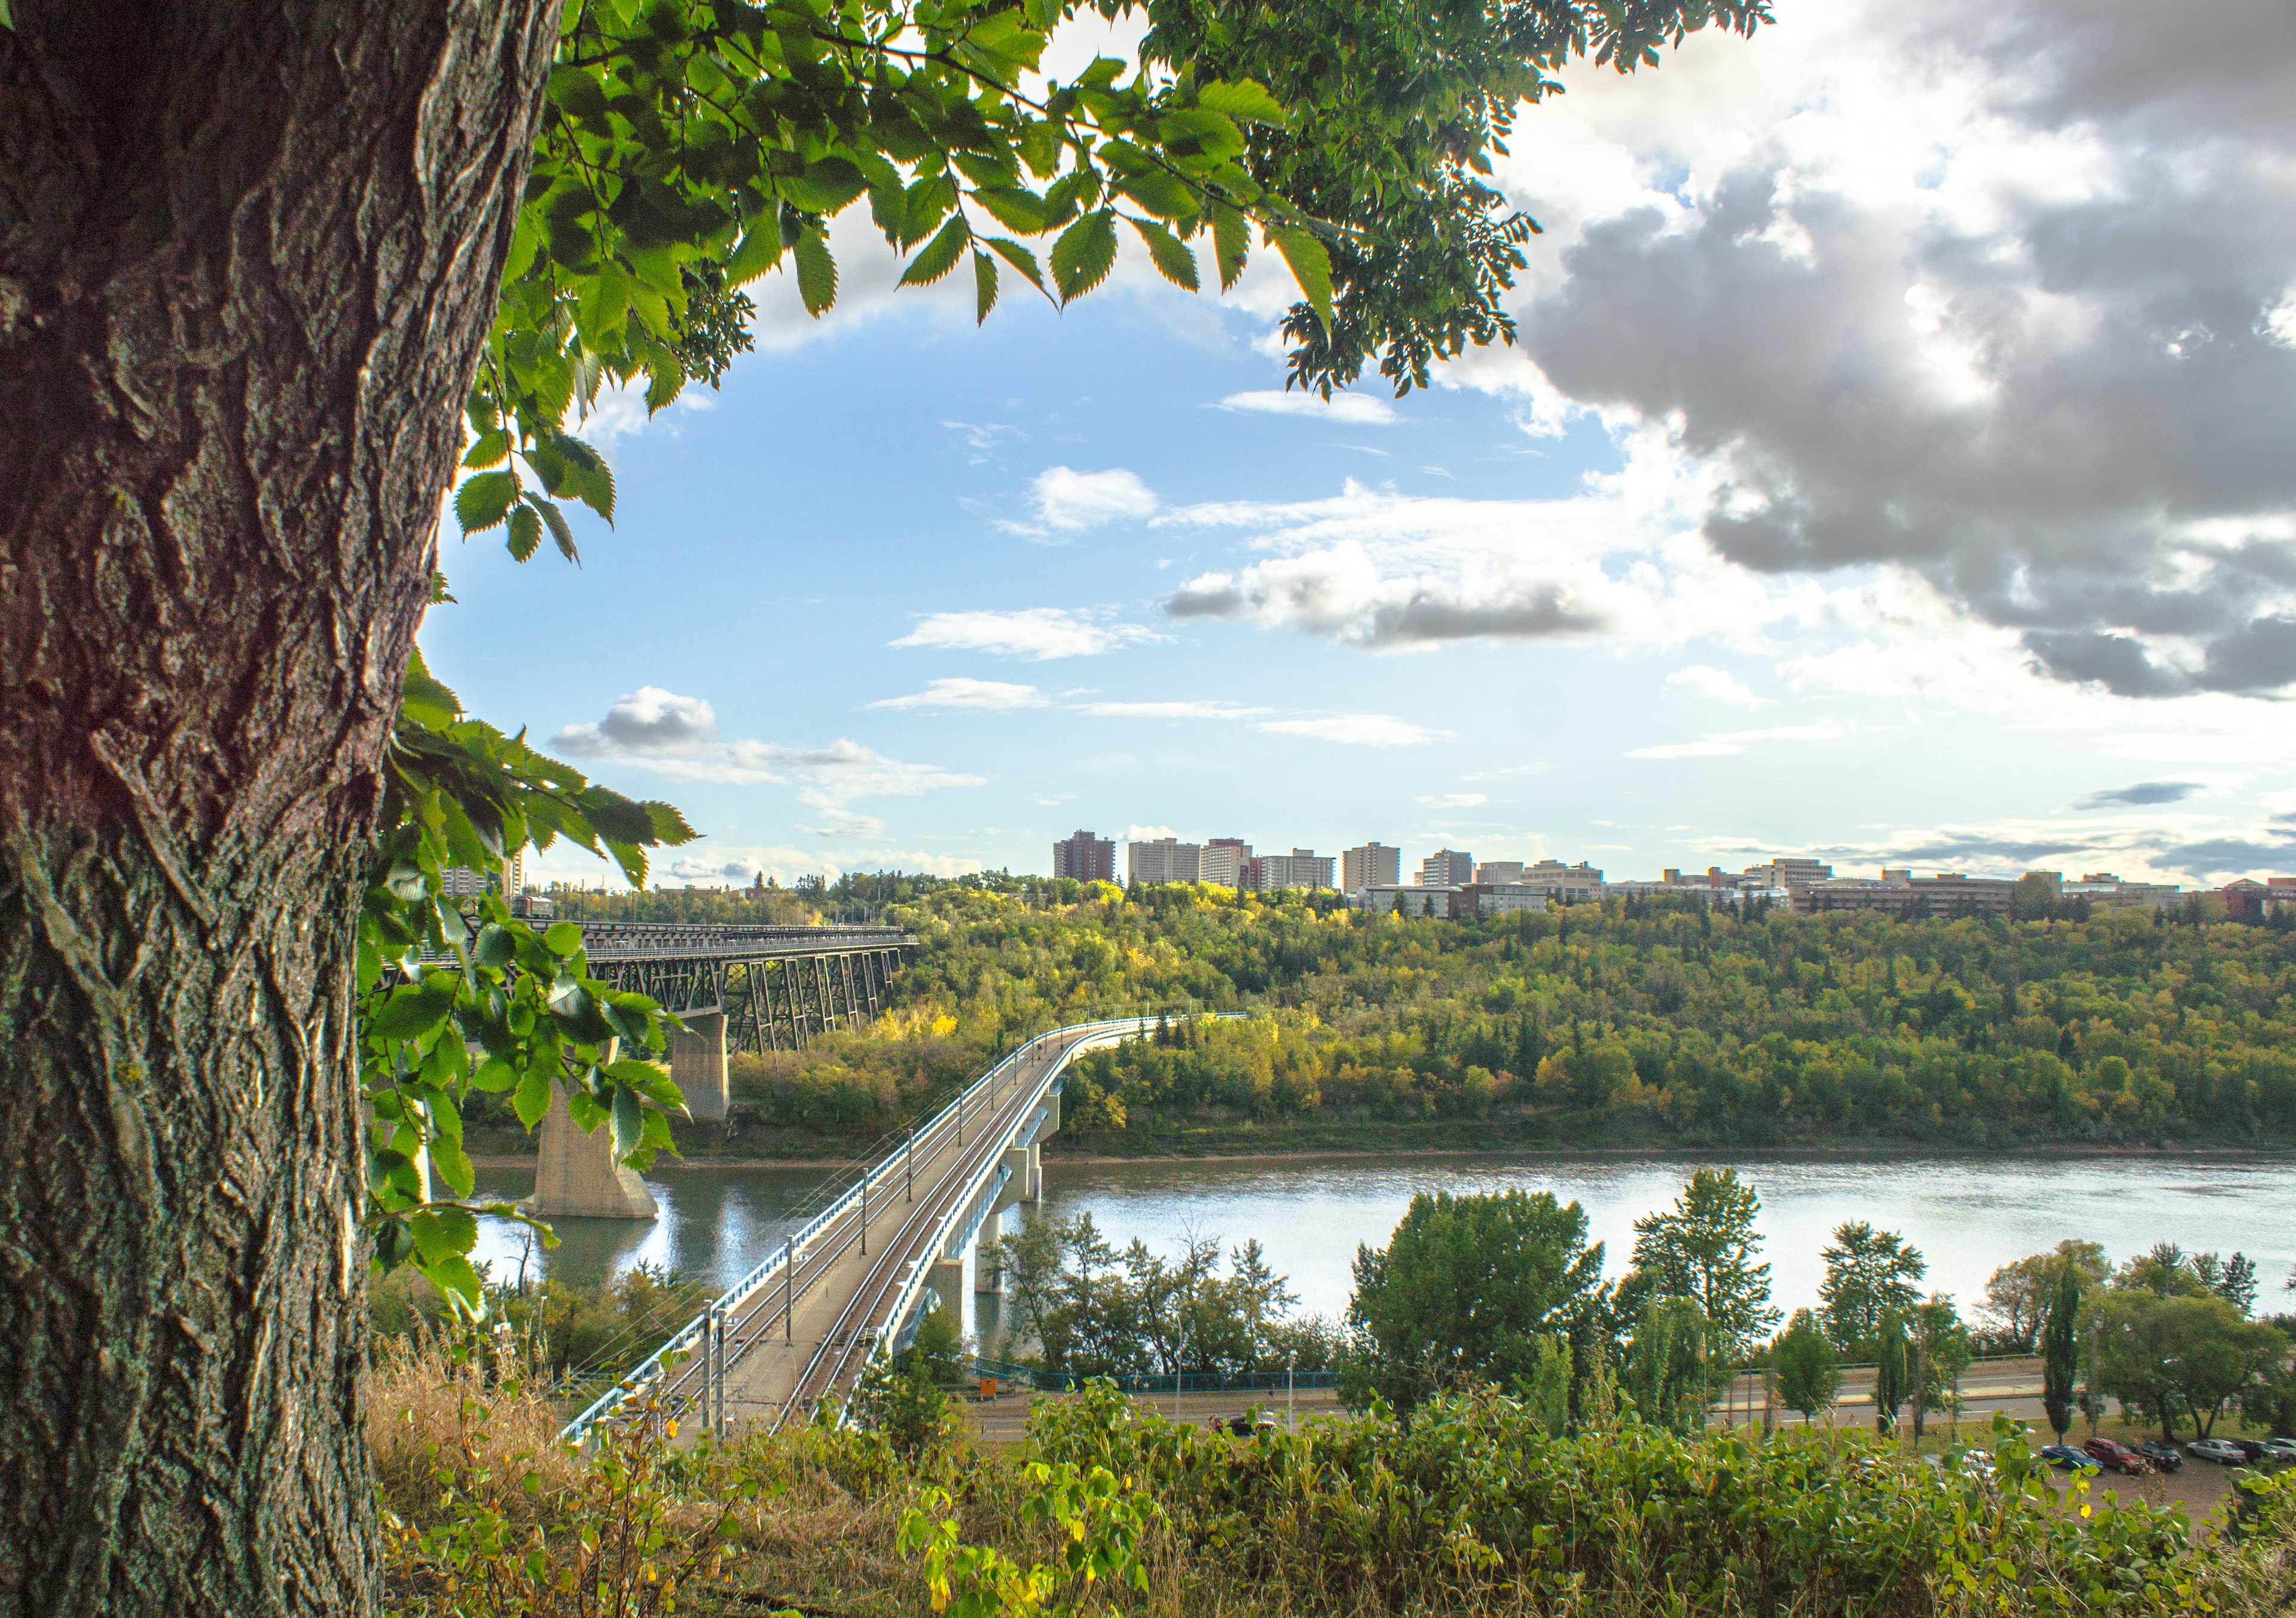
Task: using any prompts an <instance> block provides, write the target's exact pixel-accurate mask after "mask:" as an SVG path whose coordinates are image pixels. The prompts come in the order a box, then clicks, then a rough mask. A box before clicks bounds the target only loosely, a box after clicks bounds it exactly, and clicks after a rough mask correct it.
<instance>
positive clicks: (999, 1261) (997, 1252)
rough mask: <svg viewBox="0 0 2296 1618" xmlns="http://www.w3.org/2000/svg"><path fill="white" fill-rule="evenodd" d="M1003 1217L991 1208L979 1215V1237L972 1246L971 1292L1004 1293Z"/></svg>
mask: <svg viewBox="0 0 2296 1618" xmlns="http://www.w3.org/2000/svg"><path fill="white" fill-rule="evenodd" d="M1004 1240H1005V1215H1004V1214H1003V1212H1002V1211H999V1210H998V1209H996V1208H991V1209H989V1211H988V1212H987V1213H985V1214H983V1215H981V1218H980V1236H979V1237H978V1238H977V1239H976V1240H975V1241H974V1242H973V1244H972V1290H973V1291H974V1292H975V1293H980V1294H992V1295H1001V1294H1003V1293H1004V1291H1005V1249H1004V1248H1003V1246H1002V1245H1000V1244H1002V1243H1003V1241H1004Z"/></svg>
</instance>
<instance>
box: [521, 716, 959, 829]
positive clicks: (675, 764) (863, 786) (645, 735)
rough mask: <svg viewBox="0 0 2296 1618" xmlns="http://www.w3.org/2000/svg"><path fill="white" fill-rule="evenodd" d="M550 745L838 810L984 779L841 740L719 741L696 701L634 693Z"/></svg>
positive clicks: (562, 733)
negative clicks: (790, 795) (772, 788)
mask: <svg viewBox="0 0 2296 1618" xmlns="http://www.w3.org/2000/svg"><path fill="white" fill-rule="evenodd" d="M555 741H556V744H557V745H558V746H559V747H561V748H562V749H564V750H565V751H567V752H573V753H578V754H580V755H581V756H583V757H586V758H593V759H602V760H608V761H610V762H613V763H619V764H624V765H630V766H635V768H640V769H648V770H652V771H653V772H655V773H656V774H658V775H664V776H671V777H673V778H675V779H676V780H681V781H714V782H721V783H727V784H734V785H741V786H764V785H772V784H791V785H795V786H797V787H798V788H799V792H798V798H799V801H801V802H804V803H807V804H808V805H811V806H812V807H814V808H816V809H829V810H841V809H844V808H845V806H846V805H847V804H849V803H850V802H852V801H854V800H856V799H859V798H904V797H914V796H915V795H917V794H918V793H930V792H938V791H940V790H941V789H943V788H947V787H958V786H980V785H982V784H985V783H986V781H987V779H988V777H986V776H978V775H973V774H971V773H968V772H966V771H963V770H952V769H945V768H942V767H941V766H939V765H938V764H919V763H911V762H909V761H907V760H900V759H889V758H887V757H885V755H884V754H882V753H880V752H876V751H874V750H873V749H871V748H868V747H865V746H863V745H862V744H861V743H858V742H856V741H854V740H853V739H852V738H850V737H849V736H840V737H838V738H837V740H835V741H834V742H832V743H829V744H828V745H827V746H825V747H791V746H787V745H784V744H783V743H778V742H761V741H757V740H754V739H751V738H748V737H742V738H737V739H735V740H733V741H726V740H722V739H720V738H719V737H718V735H717V714H716V713H715V712H714V711H712V710H711V709H710V706H709V703H708V702H704V701H702V700H701V698H699V697H686V696H679V695H678V694H676V693H675V692H669V691H664V690H662V689H660V687H659V686H643V687H641V688H640V689H639V690H638V691H637V692H636V693H635V694H633V695H630V696H626V697H624V698H623V699H622V700H621V701H620V702H617V703H615V704H614V706H613V707H612V708H611V710H609V711H608V712H607V715H606V717H605V718H604V719H602V720H599V721H597V722H596V723H594V724H585V725H569V726H567V727H565V728H564V729H562V730H561V731H560V732H559V733H558V735H557V737H556V738H555Z"/></svg>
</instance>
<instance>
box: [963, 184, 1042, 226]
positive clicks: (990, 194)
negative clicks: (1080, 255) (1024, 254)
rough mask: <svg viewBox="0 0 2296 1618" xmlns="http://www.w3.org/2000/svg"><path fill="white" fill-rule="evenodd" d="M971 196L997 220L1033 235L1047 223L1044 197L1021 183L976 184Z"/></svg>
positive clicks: (999, 222)
mask: <svg viewBox="0 0 2296 1618" xmlns="http://www.w3.org/2000/svg"><path fill="white" fill-rule="evenodd" d="M972 200H973V201H976V202H978V203H980V205H981V206H982V207H983V208H985V209H988V211H989V212H990V213H991V214H992V215H994V216H995V217H996V221H997V223H998V224H1000V225H1005V226H1010V227H1011V228H1012V229H1013V230H1017V231H1019V232H1021V234H1024V235H1030V236H1033V235H1035V234H1037V232H1038V231H1040V230H1042V229H1044V228H1045V226H1046V223H1047V219H1046V212H1045V199H1044V198H1042V197H1040V196H1038V195H1037V193H1035V192H1033V191H1029V190H1027V189H1026V188H1024V187H1022V186H1019V185H981V186H976V187H975V188H974V190H973V193H972Z"/></svg>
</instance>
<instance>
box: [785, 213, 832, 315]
mask: <svg viewBox="0 0 2296 1618" xmlns="http://www.w3.org/2000/svg"><path fill="white" fill-rule="evenodd" d="M793 251H794V252H795V253H796V256H797V291H798V296H799V297H800V298H802V299H803V300H805V312H806V313H807V314H808V315H811V316H814V317H815V318H816V319H818V318H819V317H820V316H821V312H822V311H823V310H824V309H826V308H829V306H830V305H832V304H833V303H835V302H836V301H837V260H836V259H832V258H831V257H830V256H829V242H827V240H825V239H824V237H823V235H822V234H821V232H820V231H819V230H808V231H807V232H806V233H805V234H803V235H801V236H799V238H798V239H797V246H796V248H795V249H794V250H793Z"/></svg>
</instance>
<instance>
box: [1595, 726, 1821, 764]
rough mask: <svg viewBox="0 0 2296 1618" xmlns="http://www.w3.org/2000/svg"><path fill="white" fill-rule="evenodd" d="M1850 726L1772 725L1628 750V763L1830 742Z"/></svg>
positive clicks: (1709, 757)
mask: <svg viewBox="0 0 2296 1618" xmlns="http://www.w3.org/2000/svg"><path fill="white" fill-rule="evenodd" d="M1855 728H1857V727H1854V726H1844V725H1831V724H1816V725H1773V726H1771V727H1769V728H1767V729H1766V730H1726V731H1724V732H1722V733H1720V734H1719V735H1710V736H1704V737H1702V738H1700V739H1699V740H1697V741H1695V742H1667V743H1661V744H1659V745H1657V746H1654V747H1635V748H1629V749H1628V752H1627V757H1628V758H1629V759H1719V758H1726V757H1728V756H1729V755H1731V754H1733V753H1742V752H1748V751H1750V750H1751V748H1753V747H1754V746H1756V745H1757V744H1758V743H1763V742H1834V741H1839V740H1840V739H1841V737H1843V736H1845V735H1849V733H1850V732H1851V731H1852V730H1853V729H1855Z"/></svg>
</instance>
